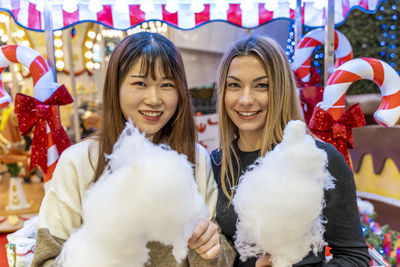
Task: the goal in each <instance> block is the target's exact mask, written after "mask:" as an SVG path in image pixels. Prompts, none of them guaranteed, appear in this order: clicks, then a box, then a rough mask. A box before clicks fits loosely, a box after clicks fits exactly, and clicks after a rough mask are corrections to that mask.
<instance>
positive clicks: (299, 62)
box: [292, 29, 353, 82]
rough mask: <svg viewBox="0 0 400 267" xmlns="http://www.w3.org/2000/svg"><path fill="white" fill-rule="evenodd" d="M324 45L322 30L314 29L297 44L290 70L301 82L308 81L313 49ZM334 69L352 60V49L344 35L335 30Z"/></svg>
mask: <svg viewBox="0 0 400 267" xmlns="http://www.w3.org/2000/svg"><path fill="white" fill-rule="evenodd" d="M324 43H325V31H324V29H316V30H313V31H310V32H309V33H307V34H306V35H305V36H304V37H303V39H301V41H300V42H299V44H298V47H297V48H296V50H295V52H294V60H293V63H292V69H293V71H294V72H295V73H296V75H297V77H298V78H299V79H300V80H301V81H302V82H309V81H310V71H311V56H312V52H313V51H314V49H315V48H316V47H317V46H318V45H320V44H324ZM334 46H335V56H336V61H335V68H337V67H339V66H340V65H342V64H343V63H344V62H347V61H349V60H350V59H352V58H353V49H352V48H351V44H350V42H349V40H348V39H347V37H346V36H344V34H342V33H341V32H339V31H337V30H335V39H334Z"/></svg>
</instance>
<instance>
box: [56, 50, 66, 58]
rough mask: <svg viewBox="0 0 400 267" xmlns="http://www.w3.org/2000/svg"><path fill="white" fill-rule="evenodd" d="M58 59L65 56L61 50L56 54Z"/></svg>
mask: <svg viewBox="0 0 400 267" xmlns="http://www.w3.org/2000/svg"><path fill="white" fill-rule="evenodd" d="M54 54H55V56H56V58H62V57H63V56H64V52H63V51H62V50H61V49H56V51H55V52H54Z"/></svg>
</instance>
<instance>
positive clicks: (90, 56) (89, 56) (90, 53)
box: [85, 51, 93, 58]
mask: <svg viewBox="0 0 400 267" xmlns="http://www.w3.org/2000/svg"><path fill="white" fill-rule="evenodd" d="M92 57H93V53H92V52H91V51H87V52H85V58H92Z"/></svg>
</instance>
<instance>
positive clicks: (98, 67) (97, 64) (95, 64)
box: [93, 62, 100, 70]
mask: <svg viewBox="0 0 400 267" xmlns="http://www.w3.org/2000/svg"><path fill="white" fill-rule="evenodd" d="M93 68H94V69H95V70H98V69H100V63H98V62H95V63H94V64H93Z"/></svg>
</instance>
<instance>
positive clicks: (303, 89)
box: [294, 67, 324, 124]
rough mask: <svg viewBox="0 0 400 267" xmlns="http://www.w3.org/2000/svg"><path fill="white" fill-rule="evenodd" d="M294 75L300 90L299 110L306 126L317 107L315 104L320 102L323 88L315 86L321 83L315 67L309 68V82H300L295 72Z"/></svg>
mask: <svg viewBox="0 0 400 267" xmlns="http://www.w3.org/2000/svg"><path fill="white" fill-rule="evenodd" d="M294 74H295V78H296V83H297V87H298V88H299V89H300V90H299V97H300V103H301V108H302V110H303V115H304V120H305V122H306V124H308V123H309V122H310V119H311V116H312V114H313V111H314V108H315V106H316V105H317V103H319V102H321V101H322V97H323V94H324V87H322V86H317V84H319V83H321V78H320V76H319V74H318V71H317V68H316V67H311V69H310V81H309V82H302V81H301V80H300V78H299V76H298V74H297V72H294Z"/></svg>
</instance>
